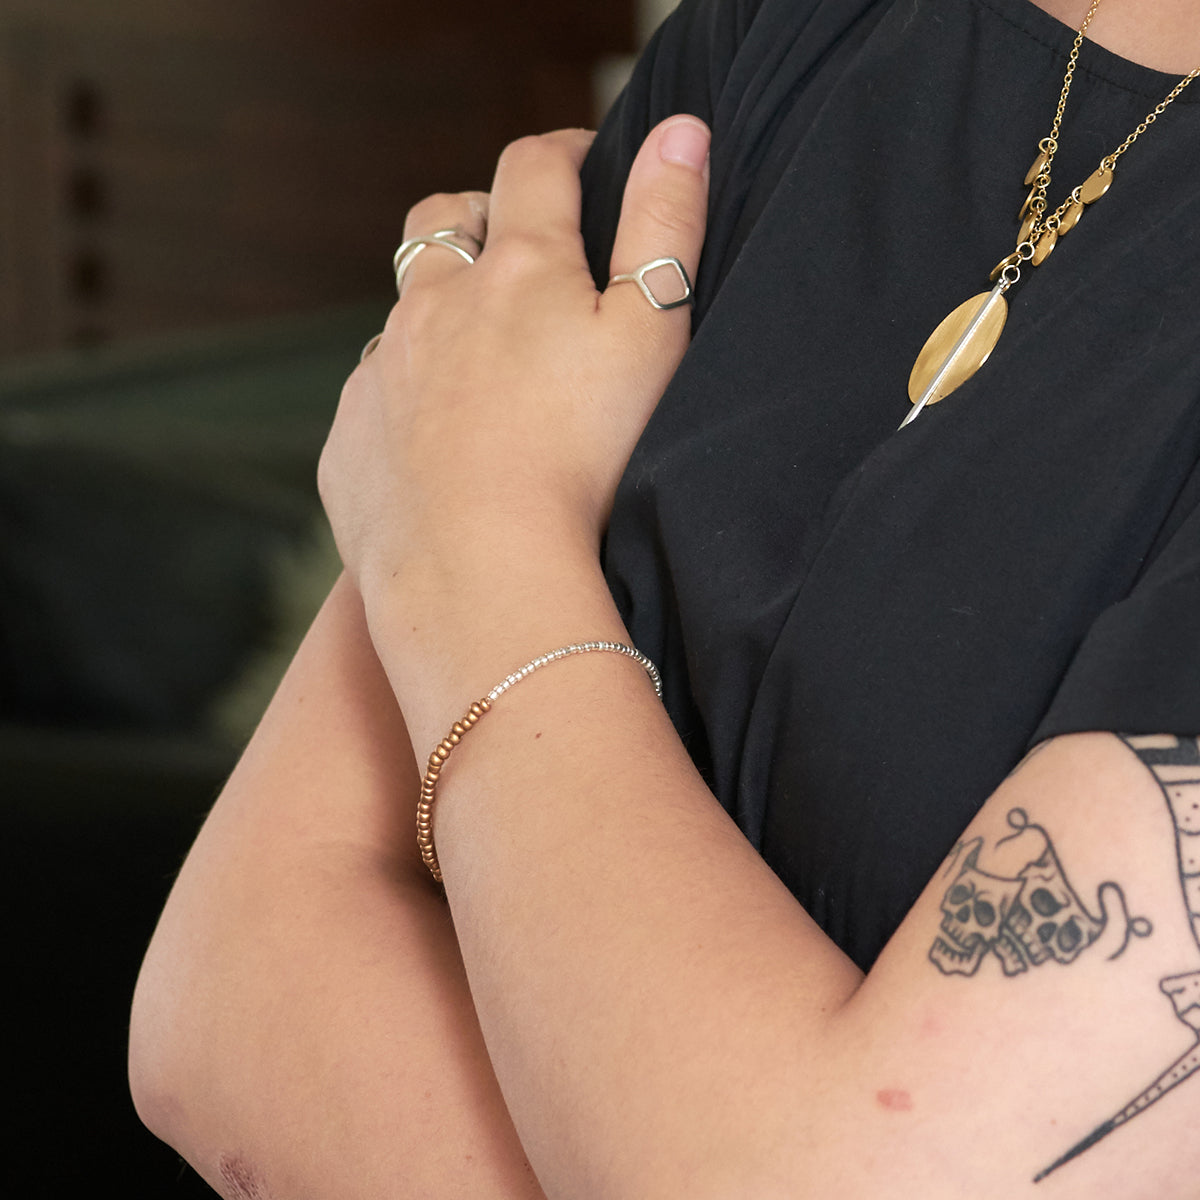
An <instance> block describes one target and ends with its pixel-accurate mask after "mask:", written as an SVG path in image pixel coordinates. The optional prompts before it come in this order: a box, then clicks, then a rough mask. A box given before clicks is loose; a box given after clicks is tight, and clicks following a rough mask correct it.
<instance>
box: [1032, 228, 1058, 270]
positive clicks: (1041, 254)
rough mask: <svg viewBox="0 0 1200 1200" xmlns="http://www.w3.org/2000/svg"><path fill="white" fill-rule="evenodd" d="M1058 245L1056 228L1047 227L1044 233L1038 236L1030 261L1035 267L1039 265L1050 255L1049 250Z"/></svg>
mask: <svg viewBox="0 0 1200 1200" xmlns="http://www.w3.org/2000/svg"><path fill="white" fill-rule="evenodd" d="M1057 245H1058V230H1057V229H1047V230H1046V232H1045V233H1043V234H1042V236H1041V237H1040V238H1038V243H1037V246H1035V247H1034V251H1033V258H1032V260H1031V261H1032V262H1033V265H1034V266H1035V267H1040V266H1041V265H1042V263H1044V262H1045V261H1046V259H1048V258H1049V257H1050V252H1051V251H1052V250H1053V249H1054V247H1055V246H1057Z"/></svg>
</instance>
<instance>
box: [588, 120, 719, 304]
mask: <svg viewBox="0 0 1200 1200" xmlns="http://www.w3.org/2000/svg"><path fill="white" fill-rule="evenodd" d="M709 140H710V139H709V132H708V127H707V126H706V125H705V124H704V123H703V122H702V121H700V120H699V119H698V118H696V117H691V116H676V117H670V118H668V119H667V120H666V121H664V122H662V124H660V125H658V126H656V127H655V128H654V129H652V130H651V131H650V134H649V136H648V137H647V138H646V140H645V142H644V143H643V144H642V148H641V149H640V150H639V151H638V155H637V157H636V158H635V159H634V161H633V166H632V167H631V168H630V170H629V179H628V181H627V183H626V185H625V197H624V199H623V201H622V203H621V219H620V222H619V223H618V225H617V235H616V240H615V241H614V243H613V253H612V262H611V270H610V275H623V274H628V273H630V272H633V271H636V270H637V268H638V267H639V266H641V265H642V264H644V263H647V262H650V261H652V260H654V259H659V258H669V257H670V258H677V259H679V261H680V262H681V263H682V264H683V267H684V270H685V271H686V272H687V275H688V278H689V279H695V277H696V269H697V267H698V266H699V262H700V248H701V246H702V245H703V243H704V230H705V226H706V224H707V218H708V148H709ZM644 282H645V284H646V286H647V287H648V288H649V289H650V291H651V292H652V293H653V295H654V296H655V298H656V299H657V300H658V301H659V302H660V303H664V304H665V303H668V302H670V301H673V300H677V299H678V298H679V297H680V296H681V295H682V286H681V281H680V279H679V274H678V271H676V270H675V269H674V268H673V267H661V268H658V269H656V270H653V271H650V272H648V273H647V274H646V275H645V277H644ZM610 303H616V304H623V305H632V304H640V305H645V306H646V311H647V312H648V313H652V314H653V316H655V317H657V318H658V319H659V320H662V319H663V317H662V316H661V315H660V314H658V313H654V312H653V310H652V309H651V308H650V306H649V305H647V304H646V298H645V297H644V296H642V295H641V294H639V290H638V289H637V288H636V287H635V286H632V285H630V284H625V283H621V284H610V285H609V288H608V290H607V291H606V292H605V293H604V304H605V305H608V304H610ZM667 315H668V316H669V314H667ZM684 319H685V318H682V317H681V318H679V320H681V321H682V320H684Z"/></svg>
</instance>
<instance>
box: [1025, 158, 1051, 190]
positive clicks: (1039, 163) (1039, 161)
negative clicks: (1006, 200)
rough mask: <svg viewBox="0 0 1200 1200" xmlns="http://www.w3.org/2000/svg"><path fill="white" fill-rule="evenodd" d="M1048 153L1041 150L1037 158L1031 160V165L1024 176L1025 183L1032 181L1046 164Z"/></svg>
mask: <svg viewBox="0 0 1200 1200" xmlns="http://www.w3.org/2000/svg"><path fill="white" fill-rule="evenodd" d="M1047 157H1048V155H1047V154H1046V152H1045V150H1043V151H1042V152H1041V153H1040V154H1039V155H1038V156H1037V158H1035V159H1034V160H1033V166H1032V167H1030V168H1029V173H1028V174H1027V175H1026V176H1025V182H1026V183H1032V182H1033V181H1034V180H1035V179H1036V178H1037V177H1038V176H1039V175H1040V174H1041V173H1042V168H1043V167H1044V166H1045V165H1046V159H1047Z"/></svg>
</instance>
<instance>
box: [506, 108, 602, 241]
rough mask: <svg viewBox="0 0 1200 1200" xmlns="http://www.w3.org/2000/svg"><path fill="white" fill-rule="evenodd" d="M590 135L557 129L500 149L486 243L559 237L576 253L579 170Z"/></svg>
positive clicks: (591, 136) (572, 130) (588, 133)
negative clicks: (565, 240)
mask: <svg viewBox="0 0 1200 1200" xmlns="http://www.w3.org/2000/svg"><path fill="white" fill-rule="evenodd" d="M595 136H596V135H595V134H594V133H592V132H590V131H589V130H586V129H560V130H558V131H557V132H555V133H547V134H543V135H542V136H540V137H527V138H521V139H520V140H519V141H516V142H513V143H512V144H511V145H510V146H508V147H506V148H505V150H504V153H503V154H501V155H500V161H499V162H498V163H497V164H496V176H495V178H494V179H493V181H492V193H491V199H492V202H491V210H490V214H489V237H490V239H491V244H492V245H496V244H497V243H500V242H503V241H505V240H506V239H509V238H511V239H513V240H516V241H521V240H524V239H526V238H528V239H541V238H543V237H545V236H546V235H550V236H551V237H555V236H564V237H566V238H567V239H569V240H568V244H569V245H570V246H571V247H572V248H574V247H575V246H576V245H577V244H578V246H579V252H580V254H582V244H581V243H580V241H579V205H580V185H579V168H580V167H581V166H583V160H584V157H585V156H586V154H587V152H588V147H589V146H591V144H592V140H593V139H594V138H595Z"/></svg>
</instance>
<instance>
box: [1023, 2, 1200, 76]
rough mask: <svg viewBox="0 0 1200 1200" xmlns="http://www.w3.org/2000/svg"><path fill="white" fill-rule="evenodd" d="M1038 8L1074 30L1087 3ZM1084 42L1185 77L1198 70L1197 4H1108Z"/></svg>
mask: <svg viewBox="0 0 1200 1200" xmlns="http://www.w3.org/2000/svg"><path fill="white" fill-rule="evenodd" d="M1038 6H1039V7H1040V8H1044V9H1045V10H1046V12H1048V13H1049V14H1050V15H1051V16H1053V17H1057V18H1058V19H1059V20H1060V21H1062V23H1063V24H1064V25H1069V26H1070V27H1071V28H1072V29H1078V28H1079V26H1080V25H1081V24H1083V18H1084V17H1086V16H1087V12H1088V9H1089V8H1090V7H1091V0H1039V5H1038ZM1087 36H1088V38H1089V39H1090V40H1092V41H1094V42H1096V43H1097V44H1098V45H1100V46H1103V47H1104V48H1105V49H1106V50H1111V51H1112V52H1113V53H1114V54H1119V55H1120V56H1121V57H1122V58H1128V59H1130V60H1132V61H1133V62H1135V63H1138V64H1140V65H1141V66H1143V67H1152V68H1153V69H1154V70H1156V71H1163V72H1165V73H1166V74H1168V75H1186V74H1187V73H1188V72H1189V71H1192V70H1194V69H1195V68H1196V67H1198V66H1200V4H1197V3H1196V0H1155V3H1154V4H1147V3H1140V4H1130V3H1120V2H1119V0H1106V2H1102V3H1101V5H1100V8H1099V9H1098V10H1097V12H1096V15H1095V17H1094V18H1093V19H1092V23H1091V25H1090V26H1089V27H1088V32H1087Z"/></svg>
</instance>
